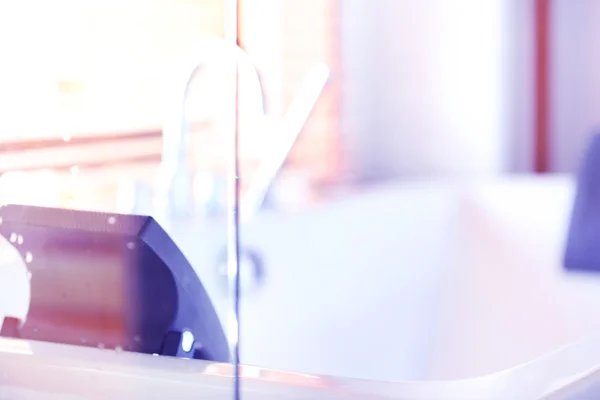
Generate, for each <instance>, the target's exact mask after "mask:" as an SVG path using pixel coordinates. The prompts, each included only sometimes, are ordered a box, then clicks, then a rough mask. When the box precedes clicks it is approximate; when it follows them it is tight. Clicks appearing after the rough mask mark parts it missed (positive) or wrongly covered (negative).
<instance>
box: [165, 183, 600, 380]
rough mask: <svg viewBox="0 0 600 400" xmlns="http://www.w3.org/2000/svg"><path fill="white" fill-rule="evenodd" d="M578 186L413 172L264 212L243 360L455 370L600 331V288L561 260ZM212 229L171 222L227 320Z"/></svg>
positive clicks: (218, 233) (318, 369)
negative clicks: (290, 209)
mask: <svg viewBox="0 0 600 400" xmlns="http://www.w3.org/2000/svg"><path fill="white" fill-rule="evenodd" d="M572 197H573V184H572V181H571V179H570V178H568V177H553V178H528V177H520V178H506V179H502V180H496V181H493V182H472V183H464V182H463V183H441V182H414V183H404V184H397V185H390V186H383V187H379V188H374V189H372V190H370V191H368V192H364V193H359V194H356V195H352V196H349V197H346V198H344V199H341V200H339V201H333V202H331V203H329V204H327V205H325V206H322V207H319V208H315V209H312V210H307V211H305V212H301V213H296V214H287V215H284V214H269V213H265V214H262V215H260V216H259V217H258V218H257V219H256V220H254V221H253V222H252V223H249V224H248V225H247V226H244V228H243V232H242V236H243V239H244V243H245V245H246V246H250V247H252V248H254V249H256V250H258V251H259V252H260V253H261V254H262V255H263V256H264V260H265V266H266V273H267V275H266V279H265V282H264V284H263V285H262V286H261V287H259V288H258V289H256V290H252V291H250V292H248V293H247V295H246V296H245V297H244V299H243V308H242V312H243V315H242V319H243V322H242V324H243V325H242V336H241V337H242V361H243V362H244V363H247V364H255V365H261V366H267V367H272V368H280V369H286V370H293V371H304V372H311V373H320V374H329V375H336V376H345V377H361V378H368V379H378V380H391V381H398V380H411V379H445V378H457V377H469V376H477V375H482V374H485V373H490V372H495V371H499V370H502V369H505V368H509V367H512V366H515V365H518V364H520V363H523V362H526V361H529V360H532V359H534V358H536V357H538V356H541V355H543V354H545V353H547V352H550V351H552V350H554V349H556V348H558V347H560V346H562V345H564V344H566V343H569V342H571V341H573V340H576V339H578V338H581V337H584V336H586V335H588V334H594V333H596V331H600V313H597V312H596V310H597V309H598V305H600V285H598V284H596V282H595V279H594V278H593V277H592V278H590V279H591V281H590V280H589V279H587V278H573V277H568V276H566V275H565V273H564V272H563V270H562V267H561V257H562V251H563V244H564V239H565V235H566V231H567V226H568V220H569V216H570V211H571V202H572ZM194 224H195V225H196V227H195V228H190V226H192V225H194ZM200 226H202V224H200V223H194V222H187V223H186V224H177V225H175V226H174V227H173V229H172V230H171V233H172V234H173V236H174V237H175V239H176V241H177V242H178V243H179V244H180V246H181V247H182V249H183V251H184V252H185V254H186V255H187V256H188V257H189V258H190V260H191V261H192V263H193V265H195V267H196V268H197V272H198V274H199V275H200V277H201V279H202V281H203V282H204V284H205V286H206V287H207V290H208V291H209V294H210V295H211V296H212V298H213V299H214V302H215V305H216V307H217V309H218V312H219V314H220V315H221V317H222V320H223V321H225V316H226V312H227V297H226V294H225V293H226V292H225V291H224V290H223V287H222V284H223V282H222V281H220V280H219V278H218V277H217V274H216V272H215V270H216V268H215V259H216V258H217V251H218V250H220V249H222V245H223V244H224V243H225V239H224V238H225V236H224V231H223V229H224V223H222V222H221V223H216V222H215V226H214V227H212V228H211V227H208V226H207V225H206V224H205V225H204V227H202V228H199V227H200ZM217 249H218V250H217ZM221 279H222V278H221ZM596 286H598V287H596Z"/></svg>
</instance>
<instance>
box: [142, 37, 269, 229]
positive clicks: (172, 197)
mask: <svg viewBox="0 0 600 400" xmlns="http://www.w3.org/2000/svg"><path fill="white" fill-rule="evenodd" d="M200 53H201V54H200V57H201V58H200V59H198V58H196V59H195V60H193V63H192V65H191V66H187V70H185V71H183V74H182V75H181V76H183V77H184V80H183V81H182V82H180V83H179V84H178V85H177V86H176V89H177V90H178V91H177V92H176V93H175V96H176V97H175V100H176V101H175V103H174V104H172V105H174V106H175V109H173V110H171V111H172V112H171V113H169V115H168V116H167V118H166V121H165V124H164V126H163V133H162V140H163V142H162V152H161V162H160V165H159V171H158V177H157V182H156V183H157V187H156V188H155V194H154V201H153V204H154V213H155V216H156V218H157V219H158V220H159V221H161V222H162V223H167V221H169V220H170V218H171V217H172V216H173V215H174V214H178V213H181V212H182V211H184V210H187V209H189V205H190V204H189V203H188V202H189V201H190V199H191V198H192V196H191V194H190V192H189V191H190V188H191V186H192V184H191V183H192V177H191V172H190V171H189V166H188V157H187V152H188V148H189V141H188V139H189V126H188V121H187V115H186V101H187V98H188V94H189V88H190V84H191V83H192V81H193V79H194V76H195V74H196V72H197V71H199V70H200V69H201V68H202V67H204V66H206V65H208V64H210V63H211V62H216V61H231V62H232V67H234V66H235V65H236V64H237V67H238V68H239V69H240V71H241V72H246V73H248V72H249V74H248V75H249V76H250V78H251V82H249V86H250V88H251V90H252V92H251V93H250V95H251V96H250V99H251V101H252V102H256V104H253V105H251V106H252V107H255V108H253V109H260V110H262V112H263V116H264V110H265V107H264V100H263V99H264V97H263V89H262V84H261V82H260V77H259V74H258V70H257V68H256V66H255V65H254V63H253V62H252V60H251V59H250V57H249V56H248V54H247V53H245V52H244V51H243V50H242V49H241V48H240V47H238V46H234V45H232V44H231V43H230V42H228V41H226V40H224V39H220V38H213V39H207V40H206V41H205V42H204V46H203V47H202V48H201V52H200ZM233 90H235V89H234V88H233V87H232V109H233V94H234V91H233ZM232 117H233V116H232Z"/></svg>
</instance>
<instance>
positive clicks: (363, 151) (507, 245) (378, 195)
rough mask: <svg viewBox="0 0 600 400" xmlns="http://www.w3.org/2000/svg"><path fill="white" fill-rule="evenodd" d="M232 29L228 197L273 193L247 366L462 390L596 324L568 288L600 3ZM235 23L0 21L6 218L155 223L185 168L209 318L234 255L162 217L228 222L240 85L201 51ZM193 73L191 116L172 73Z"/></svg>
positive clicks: (591, 305)
mask: <svg viewBox="0 0 600 400" xmlns="http://www.w3.org/2000/svg"><path fill="white" fill-rule="evenodd" d="M241 10H242V14H241V18H240V20H239V21H238V27H239V29H240V35H241V47H242V49H243V50H244V51H245V53H246V54H247V56H248V57H249V58H248V60H250V64H249V67H248V68H246V69H245V71H246V73H240V134H241V154H242V159H241V163H242V173H241V181H242V186H243V189H244V193H253V192H252V190H251V189H252V187H253V186H252V182H254V181H253V179H254V177H255V176H256V175H257V174H258V173H259V172H257V171H263V172H264V171H267V172H264V176H265V178H263V179H262V181H261V180H260V179H259V180H258V183H257V185H258V186H257V187H258V189H257V191H258V193H262V192H267V195H266V201H265V207H254V208H252V207H251V208H250V210H251V211H249V213H248V214H247V215H248V216H251V217H252V218H251V221H248V223H247V226H245V227H244V230H243V233H242V235H243V241H244V244H245V245H247V247H248V249H249V250H248V251H250V250H252V253H253V254H255V255H257V256H256V257H255V258H254V259H253V258H252V257H249V259H251V260H250V261H248V263H249V265H250V266H249V267H248V268H249V270H248V271H250V272H244V273H245V274H246V277H247V278H248V282H250V283H246V284H245V285H251V284H253V285H254V286H252V290H248V291H247V292H246V293H247V294H245V295H244V296H245V297H244V310H243V312H244V314H243V315H244V316H245V317H244V324H245V325H244V327H245V328H244V329H245V331H244V333H243V334H242V335H243V336H242V339H243V343H245V344H244V345H243V357H242V361H243V362H246V363H251V364H259V365H266V366H269V367H273V368H283V369H291V370H297V371H306V372H316V373H325V374H333V375H342V376H352V377H363V378H372V379H384V380H400V379H425V378H427V379H437V378H456V377H465V376H473V375H479V374H483V373H488V372H493V371H498V370H501V369H504V368H508V367H510V366H513V365H516V364H518V363H522V362H526V361H528V360H531V359H533V358H535V357H538V356H540V355H542V354H544V353H546V352H548V351H551V350H553V349H556V348H557V347H560V346H561V345H564V344H566V343H568V342H569V341H572V340H575V339H577V338H580V337H582V336H583V335H586V334H589V333H591V332H595V331H596V330H597V329H598V328H599V327H600V317H599V318H596V317H595V316H594V317H590V315H595V313H594V312H593V311H592V310H596V309H597V307H598V306H599V305H600V299H599V298H598V297H599V296H598V295H596V293H600V291H598V290H597V288H596V286H595V283H589V282H587V281H586V282H583V283H581V285H580V286H577V287H576V288H574V287H573V286H565V284H564V279H563V277H562V275H561V268H562V267H561V259H562V249H563V244H564V238H565V235H566V232H567V223H568V219H569V215H570V211H571V201H572V197H573V185H572V181H573V178H572V177H573V174H574V173H575V172H576V171H577V169H578V166H579V163H580V159H581V157H582V154H583V152H584V151H585V149H586V145H587V143H588V141H589V139H590V138H591V137H592V136H593V134H594V133H595V129H596V128H597V126H598V125H599V123H600V113H598V112H597V111H598V109H597V107H599V106H600V68H598V66H599V63H600V59H599V57H600V27H599V26H598V24H597V23H596V22H597V20H596V17H600V2H598V1H594V0H579V1H576V2H573V1H567V0H552V1H550V0H486V1H481V0H420V1H414V0H371V1H367V0H343V1H342V0H303V1H296V0H241ZM226 14H227V10H226V5H225V2H223V1H222V0H144V1H142V0H119V1H116V0H104V1H98V0H54V1H52V2H48V1H42V0H22V1H19V2H2V3H1V4H0V31H1V33H2V34H0V52H1V54H2V65H1V66H0V72H1V73H0V82H1V83H0V88H1V90H0V104H1V108H0V110H2V111H0V127H1V128H2V129H0V202H10V203H22V204H37V205H47V206H56V207H69V208H80V209H86V210H105V211H111V212H123V213H130V212H138V213H144V214H146V213H147V214H154V213H155V212H156V209H155V207H156V201H155V200H156V199H155V198H156V196H157V193H158V194H161V193H162V192H161V191H160V190H162V189H157V188H156V187H157V184H156V182H157V180H160V179H159V178H157V176H159V175H160V173H159V172H160V165H164V163H165V160H166V159H167V158H169V157H170V158H173V157H175V158H176V159H177V160H179V161H178V163H179V164H178V166H177V168H175V169H176V170H177V173H175V174H174V176H175V175H176V176H177V177H183V178H182V179H181V180H177V179H173V180H172V182H175V181H177V182H178V183H177V184H176V185H175V184H172V185H171V186H173V187H175V186H177V188H176V190H175V189H173V187H170V189H169V190H168V191H166V192H164V193H167V192H168V193H167V194H165V196H167V197H169V196H170V197H169V199H170V200H169V201H170V202H171V203H172V204H171V206H170V208H169V207H167V208H168V211H167V214H165V215H166V216H165V218H167V219H169V220H170V221H171V222H172V227H171V228H169V229H170V233H171V234H172V235H174V236H177V237H179V238H180V239H178V240H179V242H178V243H179V244H180V246H181V247H182V248H183V250H184V253H186V255H187V256H188V258H190V259H191V260H192V264H194V267H195V268H196V270H197V272H198V274H199V275H200V277H201V279H202V281H203V282H204V284H205V285H206V287H207V290H208V291H209V293H210V294H211V297H212V298H213V300H214V302H215V304H216V307H217V308H218V309H219V313H220V315H224V314H223V313H224V312H225V311H223V310H225V306H224V305H222V304H225V303H224V301H225V299H226V294H225V292H224V291H223V290H222V284H223V282H222V278H223V273H222V269H219V268H218V265H221V264H219V263H218V262H217V258H218V257H217V256H214V257H213V255H212V254H213V253H215V254H216V253H218V250H220V248H221V247H219V246H221V245H222V244H224V243H225V241H224V239H223V240H222V241H219V240H221V239H219V240H217V241H216V242H218V243H216V242H215V243H216V244H215V243H212V242H211V243H212V244H211V246H213V244H214V246H213V247H211V249H213V250H210V251H209V250H206V249H205V250H206V254H208V253H210V254H211V255H210V257H206V256H205V255H197V254H196V253H194V252H195V251H196V252H198V251H200V250H198V246H196V247H195V244H194V243H195V242H203V241H204V239H203V238H204V236H202V235H201V234H200V233H198V232H196V231H193V232H196V233H193V232H192V231H190V230H189V229H192V228H189V227H186V228H185V229H184V228H183V227H181V226H180V225H177V224H178V222H177V221H180V220H181V215H183V214H186V213H187V214H189V215H200V214H201V215H202V216H203V217H202V218H205V219H206V220H208V219H210V218H208V217H210V216H212V217H214V218H217V219H218V218H219V216H222V214H223V210H224V207H225V205H224V204H225V203H224V202H225V197H226V196H225V184H224V180H225V177H226V174H227V173H228V172H230V171H229V169H228V165H229V164H228V163H229V162H230V157H231V149H232V147H231V141H230V139H231V135H230V132H231V130H230V128H231V120H232V119H233V118H234V116H235V113H234V111H233V110H234V109H233V106H232V104H233V103H232V102H231V99H232V97H231V93H232V91H231V90H230V89H231V84H232V79H231V76H232V75H230V74H229V72H228V71H230V70H229V69H228V68H227V65H230V64H231V63H229V61H230V60H229V59H228V58H227V57H224V56H219V54H220V53H218V52H216V53H215V52H214V51H213V50H210V49H212V47H210V45H207V43H213V42H211V41H210V38H223V37H225V33H226V32H225V27H226V25H225V17H226ZM217 47H218V46H217ZM214 54H217V55H214ZM202 57H205V58H206V63H205V64H202V65H203V68H201V69H200V70H198V72H197V74H195V75H194V79H193V80H192V81H191V82H190V85H189V90H188V91H187V101H186V102H185V104H184V103H183V101H182V94H183V92H184V86H182V85H181V84H180V83H181V82H184V83H185V81H186V79H187V77H188V75H186V74H185V73H182V72H181V71H182V70H183V69H184V68H185V67H186V65H196V63H199V62H200V61H199V60H201V59H202ZM324 67H326V68H325V69H323V68H324ZM315 68H316V69H315ZM319 68H321V69H319ZM311 71H312V72H311ZM314 71H317V73H316V74H315V72H314ZM319 71H321V72H323V71H327V73H326V74H325V75H326V76H325V79H323V78H324V76H323V74H321V75H319V73H318V72H319ZM256 72H257V74H258V75H256ZM244 74H245V75H244ZM257 76H258V87H260V89H259V90H258V91H257V90H256V87H257V86H256V85H257V81H256V77H257ZM178 85H179V86H178ZM294 104H296V109H294V106H293V105H294ZM290 107H292V108H291V109H292V110H296V111H297V109H301V111H302V110H304V111H305V112H296V113H294V112H288V110H290ZM182 114H183V115H185V118H186V121H187V123H186V124H185V125H186V127H187V128H186V132H187V131H189V132H187V133H186V135H185V136H186V138H187V139H186V141H184V142H182V143H183V144H181V145H178V144H177V143H179V142H178V140H179V139H177V138H178V137H179V136H178V133H177V134H174V136H173V135H171V134H168V132H171V131H169V129H170V128H169V129H167V127H168V126H170V125H169V124H171V123H172V124H175V125H174V126H175V128H174V129H175V131H177V132H179V131H178V130H177V128H181V126H178V125H177V123H178V121H180V118H181V115H182ZM305 117H306V118H305ZM296 134H297V135H296ZM282 137H283V138H284V139H281V138H282ZM174 138H175V139H174ZM286 138H287V139H286ZM281 140H283V141H284V142H285V141H286V140H287V142H286V143H288V144H287V145H285V143H284V144H283V145H281V143H280V141H281ZM173 148H174V150H173ZM166 149H170V150H166ZM166 152H170V153H169V154H170V155H169V156H166V155H165V154H166ZM177 157H179V158H177ZM161 162H162V163H163V164H161ZM261 165H263V166H264V165H266V167H264V169H263V170H261V168H262V167H261ZM182 170H184V172H181V171H182ZM172 182H169V184H171V183H172ZM261 182H262V183H261ZM167 186H169V185H167ZM164 193H162V194H164ZM257 198H258V199H259V200H255V202H258V203H260V205H261V206H262V202H261V201H260V196H259V195H257ZM250 200H252V199H250ZM250 202H252V201H250ZM244 216H246V215H244ZM212 217H211V218H212ZM178 218H179V219H178ZM199 224H200V222H199ZM221 225H222V226H224V224H221ZM191 232H192V233H191ZM256 258H258V259H260V263H259V264H261V271H262V272H261V273H258V272H256V271H257V266H256V264H257V262H256ZM195 260H196V261H195ZM203 260H204V261H203ZM207 260H208V261H207ZM252 260H254V261H252ZM251 261H252V262H251ZM221 266H222V265H221ZM219 271H221V272H219ZM245 287H246V286H245ZM249 287H250V286H249ZM307 293H310V294H311V295H310V297H309V296H307ZM267 326H268V327H269V328H266V327H267ZM284 354H285V355H284Z"/></svg>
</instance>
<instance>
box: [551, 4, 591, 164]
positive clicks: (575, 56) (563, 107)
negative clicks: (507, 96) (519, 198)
mask: <svg viewBox="0 0 600 400" xmlns="http://www.w3.org/2000/svg"><path fill="white" fill-rule="evenodd" d="M599 19H600V2H598V1H595V0H578V1H569V0H556V1H553V2H552V22H551V23H552V46H551V50H550V51H551V64H552V69H551V90H552V91H551V93H552V95H551V97H552V103H551V112H552V118H551V123H550V126H551V146H552V153H551V166H552V170H553V171H557V172H571V171H574V170H575V169H576V168H577V167H578V165H579V161H580V157H581V155H582V152H583V151H584V148H585V145H586V144H587V141H588V139H589V137H590V135H591V134H592V132H593V131H594V129H596V130H598V128H600V68H598V65H599V64H600V24H598V20H599Z"/></svg>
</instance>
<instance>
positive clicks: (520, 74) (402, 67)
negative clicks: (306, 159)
mask: <svg viewBox="0 0 600 400" xmlns="http://www.w3.org/2000/svg"><path fill="white" fill-rule="evenodd" d="M530 4H531V2H515V1H506V0H489V1H478V0H457V1H446V0H422V1H410V0H400V1H398V0H380V1H376V2H366V1H361V0H348V1H345V2H343V5H342V8H343V13H342V38H343V40H342V42H343V48H342V57H343V67H344V78H345V81H344V85H345V93H344V107H345V108H344V118H345V126H344V133H345V135H346V139H347V142H348V151H349V153H350V158H351V160H352V162H353V163H354V164H353V168H354V173H355V175H356V177H357V178H358V179H372V178H382V177H398V176H406V175H446V174H454V175H467V176H470V175H489V174H496V173H499V172H503V171H507V170H514V169H515V168H516V166H520V167H521V168H522V167H523V166H524V165H527V160H523V157H526V155H527V154H528V151H527V148H526V145H524V144H522V143H519V145H515V144H514V143H513V142H512V140H511V139H510V138H511V135H513V133H514V132H516V133H519V134H520V135H522V132H521V131H524V130H527V125H528V124H529V120H528V108H527V107H528V106H527V104H528V101H527V99H528V96H529V94H526V95H522V94H521V93H520V92H519V96H515V93H514V92H515V90H519V91H522V90H523V86H528V85H527V82H524V80H525V81H527V80H528V79H529V80H530V78H529V77H528V76H527V73H528V69H527V65H526V64H523V63H522V61H523V60H524V58H525V57H522V56H521V55H522V54H523V53H524V52H525V53H526V52H527V51H529V46H528V44H527V40H529V39H527V40H523V38H522V37H520V35H521V34H522V33H523V32H527V30H526V29H523V25H522V22H523V21H527V18H528V17H527V12H528V11H527V8H528V7H529V6H530ZM517 38H518V39H517ZM515 42H517V43H518V44H519V46H515V45H514V43H515ZM519 54H520V55H519ZM516 58H518V59H519V62H521V63H520V64H518V65H517V66H515V59H516ZM515 97H517V98H518V101H514V98H515ZM516 125H519V126H520V127H516ZM512 147H516V148H517V149H519V150H520V151H519V152H520V153H522V154H518V155H516V156H509V155H508V154H509V153H510V151H509V149H511V148H512Z"/></svg>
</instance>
